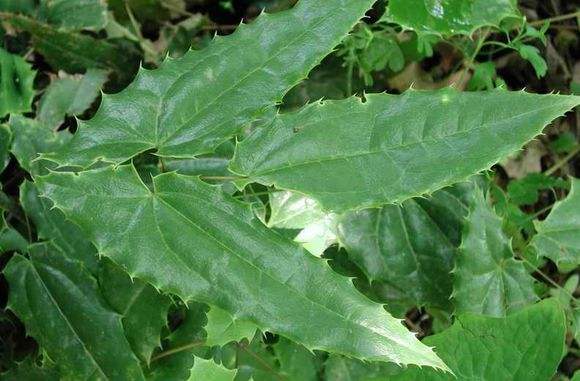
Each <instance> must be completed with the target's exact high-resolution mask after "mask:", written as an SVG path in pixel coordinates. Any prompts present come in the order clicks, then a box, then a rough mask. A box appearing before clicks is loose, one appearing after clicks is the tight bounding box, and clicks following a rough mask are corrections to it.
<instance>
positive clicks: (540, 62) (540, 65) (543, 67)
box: [516, 44, 548, 78]
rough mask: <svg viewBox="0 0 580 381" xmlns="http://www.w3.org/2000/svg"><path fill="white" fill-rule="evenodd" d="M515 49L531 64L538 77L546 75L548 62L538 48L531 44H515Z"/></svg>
mask: <svg viewBox="0 0 580 381" xmlns="http://www.w3.org/2000/svg"><path fill="white" fill-rule="evenodd" d="M516 49H517V50H518V52H519V53H520V56H522V58H523V59H525V60H526V61H529V62H530V63H531V64H532V66H533V67H534V70H535V71H536V75H537V76H538V78H542V77H543V76H545V75H546V73H547V72H548V63H547V62H546V60H545V59H544V57H542V55H541V54H540V50H539V49H538V48H536V47H535V46H532V45H525V44H517V45H516Z"/></svg>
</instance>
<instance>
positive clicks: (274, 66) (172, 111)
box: [46, 0, 374, 167]
mask: <svg viewBox="0 0 580 381" xmlns="http://www.w3.org/2000/svg"><path fill="white" fill-rule="evenodd" d="M373 2H374V1H373V0H326V1H324V2H319V1H316V0H301V1H300V2H298V4H297V5H296V6H295V7H294V8H293V9H291V10H288V11H284V12H280V13H276V14H272V15H269V14H262V15H261V16H260V17H258V18H257V19H256V20H255V21H254V22H252V23H251V24H250V25H240V27H239V28H238V30H237V31H236V32H235V33H234V34H232V35H230V36H227V37H216V38H215V40H214V41H213V43H212V44H210V46H209V47H208V48H206V49H204V50H202V51H190V52H189V53H187V54H186V55H185V56H183V57H181V58H179V59H171V58H168V59H167V61H166V62H164V63H163V64H162V65H161V68H159V69H158V70H153V71H147V70H141V71H140V72H139V73H138V75H137V77H136V79H135V81H134V82H133V83H132V84H131V85H130V86H129V87H128V88H127V89H126V90H125V91H123V92H121V93H119V94H115V95H109V96H105V97H103V101H102V104H101V108H100V109H99V111H98V112H97V114H96V115H95V117H94V118H93V119H92V120H90V121H88V122H83V123H80V126H79V131H78V132H77V133H76V135H75V137H74V138H73V140H72V142H71V143H70V144H67V145H66V147H64V148H63V150H61V151H59V152H57V153H54V154H50V155H46V157H47V158H50V159H51V160H54V161H55V162H57V163H59V164H61V165H75V166H82V167H86V166H89V165H91V164H92V163H94V162H96V161H98V160H102V161H105V162H111V163H122V162H124V161H126V160H127V159H129V158H131V157H133V156H135V155H137V154H139V153H141V152H144V151H147V150H151V149H155V150H156V153H157V154H158V155H160V156H169V157H180V158H191V157H195V156H196V155H199V154H203V153H208V152H211V151H213V150H214V149H215V148H216V147H217V146H218V145H219V144H221V143H223V142H224V141H226V140H228V139H229V138H231V137H232V136H233V135H235V134H236V133H237V132H238V131H240V129H241V127H242V126H244V125H246V124H248V123H250V122H252V121H253V119H254V118H255V117H256V116H257V115H259V114H260V113H262V112H264V111H265V109H267V108H268V107H272V106H273V105H274V104H276V103H279V102H280V101H281V100H282V97H283V96H284V94H285V93H286V92H287V91H288V90H289V89H290V88H292V87H293V86H294V85H296V84H297V83H298V82H299V81H300V80H302V79H303V78H304V77H305V76H306V75H307V74H308V72H309V71H310V70H311V69H312V68H313V67H314V66H315V65H317V64H318V63H319V62H320V61H321V60H322V58H323V57H324V56H326V55H327V54H328V53H330V52H331V51H332V49H333V48H334V47H335V46H336V45H337V44H338V43H339V42H340V40H341V39H342V38H343V37H344V36H345V35H346V34H347V33H348V31H349V30H350V29H351V28H352V26H353V25H354V24H355V23H356V22H357V21H358V20H359V19H360V18H361V17H362V16H363V15H364V13H365V11H366V10H367V9H368V8H369V7H370V6H371V5H372V3H373ZM288 62H292V65H288Z"/></svg>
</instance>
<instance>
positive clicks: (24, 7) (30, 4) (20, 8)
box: [0, 0, 36, 14]
mask: <svg viewBox="0 0 580 381" xmlns="http://www.w3.org/2000/svg"><path fill="white" fill-rule="evenodd" d="M35 9H36V0H0V11H2V12H22V13H26V14H32V13H34V11H35Z"/></svg>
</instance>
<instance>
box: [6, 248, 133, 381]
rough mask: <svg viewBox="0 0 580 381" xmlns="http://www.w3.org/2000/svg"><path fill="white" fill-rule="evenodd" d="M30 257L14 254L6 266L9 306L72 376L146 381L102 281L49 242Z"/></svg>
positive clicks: (64, 370)
mask: <svg viewBox="0 0 580 381" xmlns="http://www.w3.org/2000/svg"><path fill="white" fill-rule="evenodd" d="M30 256H31V258H30V259H26V258H25V257H22V256H20V255H16V256H14V257H13V258H12V259H11V260H10V262H9V263H8V266H7V267H6V269H5V270H4V274H5V276H6V278H7V279H8V282H9V283H10V297H9V302H8V308H10V309H11V310H12V311H14V312H15V313H16V314H17V315H18V316H19V317H20V318H21V319H22V321H24V322H25V324H26V327H27V331H28V333H29V334H30V335H31V336H32V337H34V338H35V339H36V340H37V341H38V342H39V343H40V345H41V346H42V348H43V350H44V351H46V353H47V354H48V355H49V356H50V358H52V359H53V360H54V361H55V362H56V363H57V364H58V367H59V371H60V373H61V374H62V375H63V377H65V378H66V377H68V378H69V379H86V380H88V379H104V380H116V379H124V380H141V379H143V374H142V372H141V367H140V365H139V361H138V360H137V358H136V357H135V355H134V354H133V352H132V351H131V348H130V347H129V344H128V343H127V340H126V339H125V336H124V335H123V327H122V326H121V320H120V318H119V315H117V314H115V313H114V312H112V311H111V310H109V309H107V308H106V307H105V306H104V304H103V303H102V299H101V296H100V294H99V292H98V288H97V283H96V281H95V280H94V279H93V278H92V276H91V275H90V274H89V273H88V272H87V271H86V270H85V269H84V268H83V267H82V266H81V265H80V263H79V262H76V261H71V260H69V259H67V258H65V257H64V256H62V255H59V254H58V252H53V251H49V246H47V245H35V246H32V247H31V250H30Z"/></svg>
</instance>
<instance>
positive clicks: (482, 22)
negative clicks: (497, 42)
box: [388, 0, 519, 36]
mask: <svg viewBox="0 0 580 381" xmlns="http://www.w3.org/2000/svg"><path fill="white" fill-rule="evenodd" d="M388 15H389V17H388V18H389V20H391V21H393V22H395V23H397V24H399V25H402V26H403V27H405V28H408V29H412V30H415V31H417V32H419V33H433V34H440V35H446V36H449V35H454V34H466V35H469V34H472V33H473V32H474V31H475V30H477V29H479V28H481V27H484V26H491V27H498V26H499V25H500V23H501V22H502V21H503V20H504V19H505V18H507V17H519V11H518V8H517V5H516V2H515V1H514V0H391V1H389V6H388Z"/></svg>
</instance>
